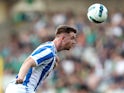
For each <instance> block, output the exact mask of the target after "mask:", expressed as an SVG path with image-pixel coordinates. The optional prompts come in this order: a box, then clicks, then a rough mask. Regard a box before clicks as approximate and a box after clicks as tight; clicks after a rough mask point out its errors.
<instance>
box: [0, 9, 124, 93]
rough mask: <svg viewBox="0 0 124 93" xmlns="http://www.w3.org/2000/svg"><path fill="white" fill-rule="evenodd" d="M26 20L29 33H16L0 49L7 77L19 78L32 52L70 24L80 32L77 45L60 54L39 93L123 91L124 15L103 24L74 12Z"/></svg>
mask: <svg viewBox="0 0 124 93" xmlns="http://www.w3.org/2000/svg"><path fill="white" fill-rule="evenodd" d="M27 21H28V22H29V23H30V27H29V28H28V29H27V30H26V31H13V32H12V33H11V34H10V39H9V42H8V43H6V44H5V45H3V46H2V47H1V50H0V54H1V56H2V57H3V59H4V76H6V78H7V76H8V75H9V76H13V77H14V76H16V74H17V73H18V71H19V68H20V66H21V65H22V63H23V61H24V60H25V59H26V58H27V57H28V56H29V55H30V53H31V52H32V51H33V50H34V49H35V48H36V47H37V46H38V45H40V44H42V43H43V42H46V41H51V40H53V38H54V33H55V29H56V27H57V26H59V25H61V24H67V25H70V26H74V27H76V28H77V29H78V35H77V45H76V46H75V47H74V48H73V49H71V50H70V51H63V52H60V53H58V56H59V57H60V62H59V64H58V66H57V68H56V69H55V70H54V71H53V72H51V74H50V76H49V77H48V78H47V79H46V80H45V81H44V82H43V84H42V85H41V86H40V88H39V90H38V92H37V93H123V92H124V16H123V13H122V12H113V13H111V14H109V17H108V20H107V21H106V22H105V23H102V24H94V23H91V22H89V21H88V19H87V18H86V16H84V14H75V13H74V12H73V11H67V12H48V13H43V14H42V15H39V14H38V16H37V17H35V19H34V20H27ZM6 78H5V79H6ZM9 78H10V77H8V78H7V79H9ZM9 80H10V79H9ZM10 81H11V80H10ZM4 82H6V83H8V81H6V80H5V81H4Z"/></svg>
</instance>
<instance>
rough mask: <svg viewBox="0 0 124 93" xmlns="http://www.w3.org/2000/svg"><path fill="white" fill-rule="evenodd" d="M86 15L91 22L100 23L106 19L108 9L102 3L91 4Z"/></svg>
mask: <svg viewBox="0 0 124 93" xmlns="http://www.w3.org/2000/svg"><path fill="white" fill-rule="evenodd" d="M87 17H88V19H89V20H90V21H91V22H94V23H102V22H104V21H106V20H107V17H108V10H107V8H106V7H105V6H104V5H103V4H99V3H96V4H93V5H91V6H90V7H89V8H88V13H87Z"/></svg>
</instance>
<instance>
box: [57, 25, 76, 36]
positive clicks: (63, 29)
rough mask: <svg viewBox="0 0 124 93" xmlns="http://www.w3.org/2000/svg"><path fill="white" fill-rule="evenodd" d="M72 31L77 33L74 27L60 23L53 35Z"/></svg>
mask: <svg viewBox="0 0 124 93" xmlns="http://www.w3.org/2000/svg"><path fill="white" fill-rule="evenodd" d="M70 32H74V33H77V30H76V28H74V27H71V26H68V25H61V26H59V27H58V28H57V29H56V33H55V35H58V34H61V33H70Z"/></svg>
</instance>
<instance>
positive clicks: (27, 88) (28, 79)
mask: <svg viewBox="0 0 124 93" xmlns="http://www.w3.org/2000/svg"><path fill="white" fill-rule="evenodd" d="M76 34H77V30H76V29H75V28H73V27H71V26H67V25H62V26H59V27H58V28H57V29H56V33H55V38H54V40H53V41H48V42H46V43H43V44H41V45H40V46H39V47H37V48H36V49H35V50H34V51H33V52H32V54H31V55H30V56H29V57H28V58H27V59H26V60H25V61H24V63H23V64H22V66H21V68H20V70H19V73H18V75H17V77H16V79H15V80H13V81H12V82H10V83H9V84H8V86H7V88H6V92H5V93H35V91H36V90H37V88H38V86H39V85H40V84H41V83H42V81H43V80H44V79H45V78H46V77H47V76H48V74H49V73H50V72H51V70H53V68H54V67H55V64H56V63H57V61H58V60H59V58H58V56H57V54H56V53H57V52H59V51H62V50H69V49H70V48H72V47H73V46H74V45H75V44H76Z"/></svg>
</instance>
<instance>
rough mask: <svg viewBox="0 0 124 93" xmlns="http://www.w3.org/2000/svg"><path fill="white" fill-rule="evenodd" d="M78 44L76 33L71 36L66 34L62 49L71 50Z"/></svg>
mask: <svg viewBox="0 0 124 93" xmlns="http://www.w3.org/2000/svg"><path fill="white" fill-rule="evenodd" d="M75 44H76V33H74V32H71V33H69V34H64V38H63V40H62V48H63V50H69V49H71V48H72V47H73V46H74V45H75Z"/></svg>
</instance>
